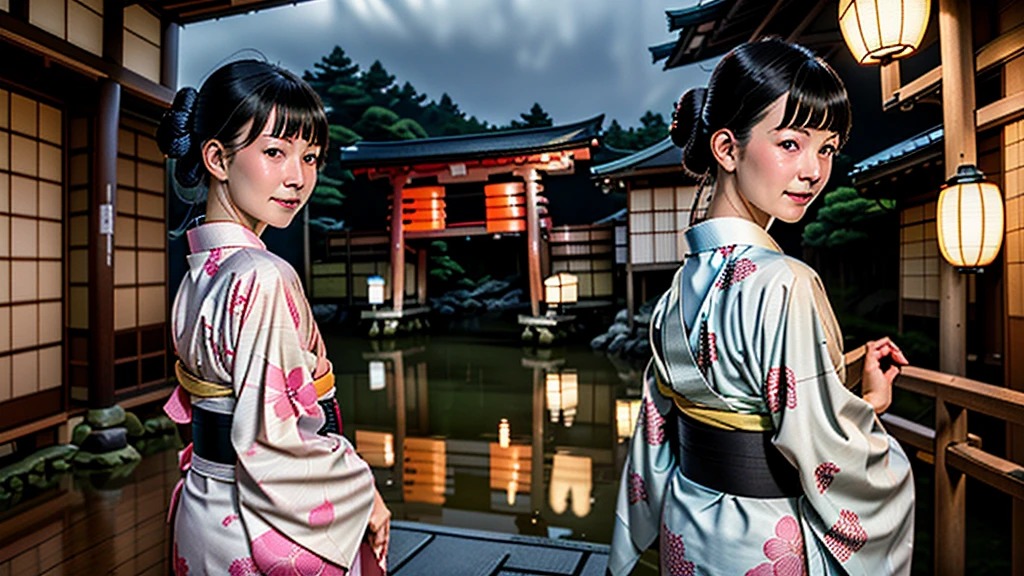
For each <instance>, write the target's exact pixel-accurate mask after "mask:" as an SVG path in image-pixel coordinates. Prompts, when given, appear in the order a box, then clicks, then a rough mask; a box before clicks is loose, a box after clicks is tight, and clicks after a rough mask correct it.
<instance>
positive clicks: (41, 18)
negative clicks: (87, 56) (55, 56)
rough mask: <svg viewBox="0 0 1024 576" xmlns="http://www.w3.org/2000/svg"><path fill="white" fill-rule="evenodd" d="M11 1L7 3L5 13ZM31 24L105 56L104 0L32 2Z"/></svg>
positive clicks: (29, 7) (44, 0) (36, 0)
mask: <svg viewBox="0 0 1024 576" xmlns="http://www.w3.org/2000/svg"><path fill="white" fill-rule="evenodd" d="M7 3H8V2H7V0H4V4H5V8H4V9H5V10H6V9H7V8H6V5H7ZM28 21H29V24H32V25H34V26H38V27H39V28H42V29H43V30H46V31H47V32H49V33H50V34H53V35H54V36H57V37H58V38H61V39H63V40H67V41H68V42H70V43H72V44H74V45H75V46H78V47H79V48H84V49H85V50H88V51H89V52H92V53H93V54H96V55H97V56H101V55H103V0H29V4H28Z"/></svg>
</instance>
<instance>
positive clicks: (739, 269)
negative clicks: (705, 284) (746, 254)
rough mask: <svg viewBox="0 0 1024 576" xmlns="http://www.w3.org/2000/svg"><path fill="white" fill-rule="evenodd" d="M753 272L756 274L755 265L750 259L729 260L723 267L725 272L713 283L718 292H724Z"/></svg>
mask: <svg viewBox="0 0 1024 576" xmlns="http://www.w3.org/2000/svg"><path fill="white" fill-rule="evenodd" d="M754 272H757V264H754V262H753V261H752V260H751V259H750V258H740V259H739V260H731V261H729V263H728V264H726V265H725V271H724V272H723V273H722V277H721V278H719V279H718V282H715V286H716V287H717V288H719V289H720V290H725V289H726V288H728V287H730V286H732V285H734V284H739V283H740V282H741V281H742V280H743V279H745V278H746V277H748V276H750V275H751V274H753V273H754Z"/></svg>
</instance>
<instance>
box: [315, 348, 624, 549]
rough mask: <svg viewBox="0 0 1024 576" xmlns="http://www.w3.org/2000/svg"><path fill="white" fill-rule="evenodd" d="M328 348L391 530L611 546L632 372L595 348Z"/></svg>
mask: <svg viewBox="0 0 1024 576" xmlns="http://www.w3.org/2000/svg"><path fill="white" fill-rule="evenodd" d="M326 337H327V349H328V351H329V354H330V357H331V358H330V359H331V361H332V364H333V366H334V370H335V375H336V378H337V381H338V400H339V403H340V404H341V406H342V412H343V414H342V416H343V420H344V422H345V427H344V431H345V434H346V435H348V436H349V437H354V438H355V444H356V449H357V450H358V451H359V453H360V454H361V455H362V456H363V457H364V458H365V459H366V460H367V462H369V463H370V465H371V466H372V467H373V469H374V475H375V477H376V479H377V485H378V488H379V489H380V491H381V494H382V495H383V496H384V499H385V500H386V501H387V502H388V505H389V507H390V508H391V510H392V514H393V517H394V518H396V519H403V520H412V521H422V522H431V523H438V524H445V525H450V526H456V527H463V528H482V529H488V530H501V531H505V532H511V533H522V534H535V535H542V536H558V537H563V536H568V537H570V538H575V539H585V540H590V541H595V542H603V543H607V542H609V541H610V540H611V531H612V526H613V518H614V513H615V502H616V496H617V492H618V481H619V477H620V474H621V468H622V465H623V463H624V461H625V457H626V451H625V447H626V444H625V443H623V440H624V439H626V438H628V437H629V436H630V435H631V434H632V431H633V428H634V425H635V422H636V417H637V411H638V407H639V400H638V399H630V398H629V397H630V396H633V397H634V398H635V397H636V396H638V395H639V390H638V387H637V383H636V382H634V381H632V376H633V375H634V374H629V373H628V372H627V371H624V370H622V369H621V367H620V368H619V369H616V367H615V366H613V365H612V364H611V363H610V362H609V361H608V359H607V358H606V357H605V356H603V355H598V354H594V353H592V352H591V351H590V350H589V349H587V348H584V347H579V348H573V347H566V348H561V349H554V350H534V349H521V348H518V347H512V346H509V345H507V343H488V342H485V341H481V340H459V339H455V338H450V337H432V338H430V339H429V340H428V339H426V338H418V339H415V340H411V341H409V340H405V341H403V340H398V341H390V342H388V341H385V342H367V341H365V340H358V339H348V338H331V337H330V336H329V335H327V336H326ZM626 374H629V376H630V378H625V377H624V376H625V375H626ZM495 423H497V426H495Z"/></svg>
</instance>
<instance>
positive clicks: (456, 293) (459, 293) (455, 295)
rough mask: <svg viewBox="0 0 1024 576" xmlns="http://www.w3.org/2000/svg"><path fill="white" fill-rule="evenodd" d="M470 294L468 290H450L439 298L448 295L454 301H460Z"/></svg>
mask: <svg viewBox="0 0 1024 576" xmlns="http://www.w3.org/2000/svg"><path fill="white" fill-rule="evenodd" d="M472 295H473V294H472V293H471V292H470V291H469V290H452V291H451V292H449V293H447V294H445V295H444V296H442V297H441V298H445V297H446V296H450V297H451V298H452V299H453V300H454V301H456V302H461V301H463V300H465V299H466V298H469V297H471V296H472Z"/></svg>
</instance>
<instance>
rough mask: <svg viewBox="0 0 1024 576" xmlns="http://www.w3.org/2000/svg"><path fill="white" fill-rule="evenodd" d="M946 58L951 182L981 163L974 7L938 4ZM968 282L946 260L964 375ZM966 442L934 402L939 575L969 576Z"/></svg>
mask: <svg viewBox="0 0 1024 576" xmlns="http://www.w3.org/2000/svg"><path fill="white" fill-rule="evenodd" d="M939 51H940V54H941V57H942V124H943V129H944V131H945V136H944V137H943V141H944V145H945V166H946V177H947V178H949V177H951V176H953V175H954V174H956V169H957V167H958V166H960V165H961V164H976V163H977V143H976V141H975V136H976V134H975V122H974V107H975V101H974V49H973V47H972V45H971V4H970V2H969V1H968V0H939ZM966 324H967V281H966V279H965V278H964V277H963V276H961V275H960V274H959V273H957V271H956V270H955V269H954V268H953V267H952V266H951V265H950V264H949V263H948V262H946V261H944V260H943V261H942V262H939V370H941V371H942V372H945V373H947V374H953V375H956V376H965V375H966V371H967V370H966V369H967V337H966V332H967V330H966ZM966 438H967V411H966V410H964V409H962V408H959V407H952V406H949V405H947V404H946V403H945V401H944V400H943V397H942V395H941V394H940V395H937V396H936V398H935V540H934V543H933V545H934V547H935V553H934V559H935V565H934V571H935V574H938V575H940V576H942V575H946V574H950V575H953V574H956V575H960V574H963V573H964V566H965V554H966V544H965V540H964V522H965V516H966V510H967V507H966V499H967V495H966V487H967V481H966V477H965V475H964V474H963V473H962V472H958V471H956V470H951V469H949V468H947V467H946V448H947V447H948V446H949V445H950V444H952V443H954V442H961V441H964V440H966Z"/></svg>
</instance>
